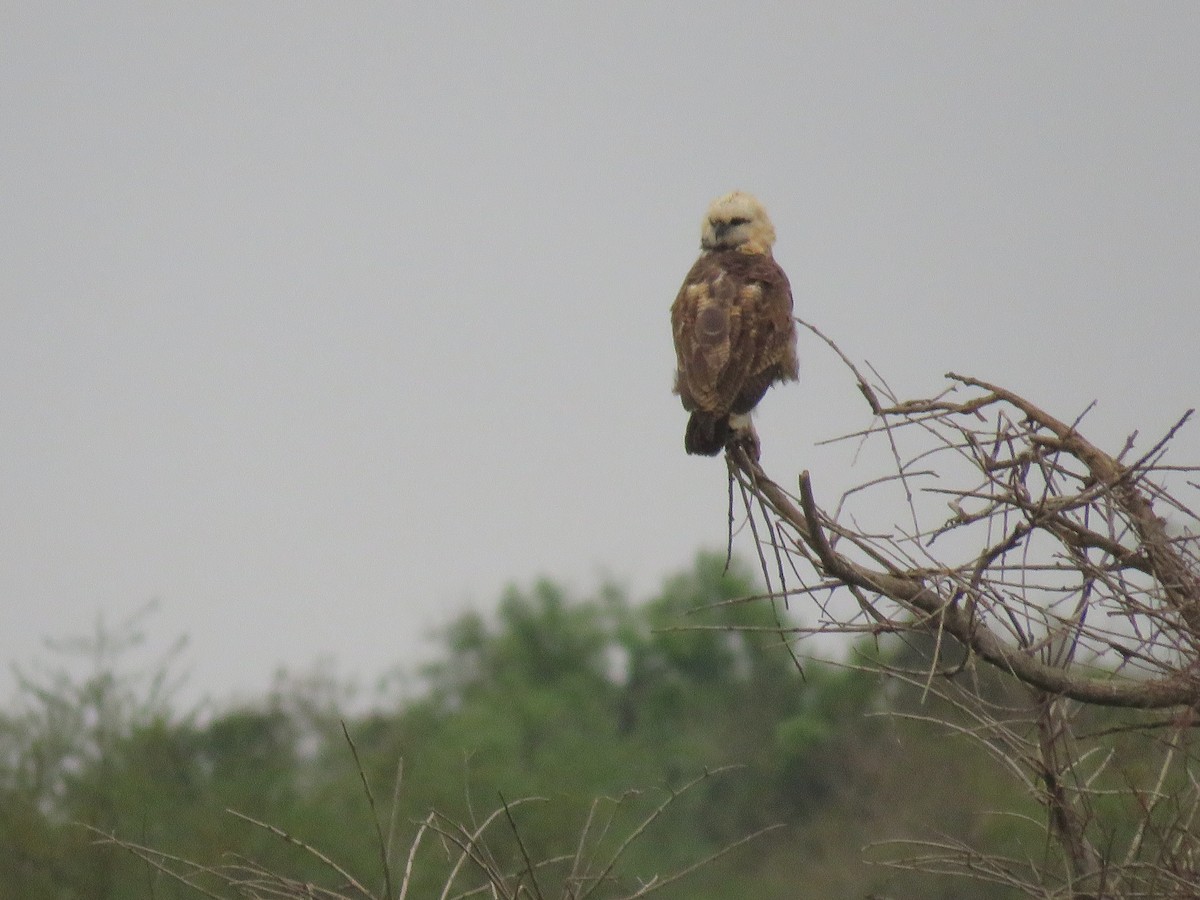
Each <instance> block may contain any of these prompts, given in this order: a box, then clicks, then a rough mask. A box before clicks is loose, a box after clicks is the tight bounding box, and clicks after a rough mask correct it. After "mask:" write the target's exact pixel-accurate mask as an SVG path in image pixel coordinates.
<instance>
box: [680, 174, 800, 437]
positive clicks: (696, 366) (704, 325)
mask: <svg viewBox="0 0 1200 900" xmlns="http://www.w3.org/2000/svg"><path fill="white" fill-rule="evenodd" d="M774 243H775V229H774V228H773V227H772V225H771V220H770V219H769V218H767V213H766V211H765V210H764V209H763V208H762V205H761V204H760V203H759V202H758V201H757V200H755V199H754V198H753V197H752V196H750V195H749V194H744V193H742V192H740V191H735V192H733V193H732V194H726V195H725V196H723V197H719V198H717V199H716V200H714V201H713V202H712V205H711V206H709V209H708V213H707V215H706V216H705V218H704V223H703V225H702V227H701V239H700V246H701V253H700V258H699V259H697V260H696V263H695V265H693V266H692V269H691V271H690V272H688V274H687V278H685V279H684V282H683V287H681V288H680V289H679V296H678V297H676V298H675V302H674V304H672V306H671V327H672V331H673V332H674V337H675V355H676V359H677V362H678V369H677V370H676V372H675V393H677V394H679V399H680V400H681V401H683V408H684V409H686V410H687V411H688V412H690V413H691V417H690V418H689V419H688V424H687V430H686V432H685V433H684V439H683V443H684V448H685V449H686V450H687V452H688V453H699V454H703V455H705V456H715V455H716V454H718V453H720V452H721V449H722V448H723V447H725V445H726V444H727V443H728V442H729V440H730V439H731V438H732V437H734V436H735V434H737V433H741V432H745V433H747V435H748V437H749V438H750V440H751V444H752V446H754V445H755V444H754V438H753V430H752V429H751V427H750V418H749V413H750V410H752V409H754V407H755V406H756V405H757V404H758V401H759V400H761V399H762V397H763V394H765V393H766V392H767V388H769V387H770V386H771V385H772V384H774V383H775V382H777V381H793V380H795V378H796V377H797V362H796V325H795V322H794V320H793V319H792V289H791V285H790V284H789V283H788V279H787V275H785V274H784V272H783V269H781V268H779V265H778V263H776V262H775V260H774V258H773V257H772V256H771V246H772V245H773V244H774Z"/></svg>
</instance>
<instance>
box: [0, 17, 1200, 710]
mask: <svg viewBox="0 0 1200 900" xmlns="http://www.w3.org/2000/svg"><path fill="white" fill-rule="evenodd" d="M1198 47H1200V4H1196V3H1194V2H1185V3H1178V4H1169V3H1153V4H1127V3H1120V4H1109V3H1091V2H1089V3H1056V4H1043V3H1015V2H1003V3H993V4H971V3H917V4H886V5H885V4H855V3H847V2H844V0H837V2H833V3H794V4H785V3H763V4H757V5H756V4H748V3H743V4H737V5H734V4H731V3H728V2H724V3H688V4H683V3H645V2H628V3H619V2H611V3H577V4H576V3H559V2H554V3H550V2H546V3H513V4H485V3H472V4H453V3H443V4H437V5H436V6H434V5H428V4H425V5H417V4H406V3H344V2H336V3H327V4H317V3H294V2H277V3H251V2H245V3H199V2H196V3H168V2H146V3H138V4H128V3H104V4H94V3H81V4H67V3H55V4H45V3H19V2H8V3H5V4H4V5H3V9H2V10H0V240H2V245H3V254H2V262H0V313H2V315H0V388H2V390H0V660H5V661H9V662H13V663H17V664H20V665H28V664H29V663H31V662H32V661H33V660H34V659H35V658H45V656H46V654H45V652H44V651H43V650H42V649H41V645H40V641H41V639H42V638H43V637H62V636H65V635H70V634H75V633H79V632H86V631H87V630H89V629H90V627H91V625H92V623H93V622H94V620H95V618H96V616H97V615H98V614H100V613H103V614H104V615H105V616H107V617H109V618H110V619H113V620H116V619H119V618H121V617H123V616H125V615H128V614H129V613H130V612H132V611H133V610H135V609H138V608H139V607H140V606H142V605H143V604H144V603H146V602H147V601H148V600H150V599H152V598H157V599H158V600H159V601H160V604H161V606H160V609H159V612H158V613H157V614H156V615H155V616H154V617H153V618H152V619H151V620H150V622H149V626H150V628H151V631H152V633H153V636H154V640H156V641H157V642H158V644H159V645H160V646H165V645H166V644H167V643H169V641H170V639H171V638H172V637H174V636H175V635H178V634H186V635H188V636H189V637H190V639H191V644H190V647H189V649H188V650H187V652H186V654H185V663H186V667H187V668H188V669H190V671H191V675H190V678H191V685H192V688H191V689H192V690H194V691H198V692H203V693H209V694H211V695H213V696H214V697H217V698H222V697H228V696H231V695H233V694H238V695H241V696H252V695H254V694H255V693H257V692H261V691H262V690H263V689H265V688H266V686H267V685H268V684H269V683H270V677H271V673H272V672H273V671H274V670H275V669H276V668H278V667H280V666H286V667H288V668H289V669H292V670H304V669H306V668H308V667H309V666H311V665H312V664H313V663H314V661H316V660H318V659H328V660H332V661H333V662H334V664H335V666H336V669H337V671H338V672H339V673H341V674H342V675H345V676H347V677H357V678H361V679H364V680H369V679H372V678H374V677H375V676H378V675H380V674H382V673H383V672H384V671H385V670H387V669H388V668H389V667H391V666H393V665H396V664H411V662H412V661H413V660H415V659H418V658H420V656H421V654H422V653H428V635H429V633H430V632H431V630H433V629H435V628H436V627H437V626H439V625H441V624H444V623H445V622H446V621H447V620H448V619H449V618H450V617H452V616H454V615H455V614H457V613H459V612H461V611H462V610H464V609H466V608H469V607H472V606H479V607H480V608H485V607H487V606H488V605H489V604H492V603H494V601H495V599H496V598H497V596H498V595H499V594H500V592H501V590H502V589H503V587H504V585H505V584H507V583H509V582H517V583H520V584H527V583H528V582H529V581H530V580H531V579H532V578H534V577H536V576H537V575H539V574H545V575H549V576H551V577H553V578H555V579H559V580H562V581H564V582H565V583H567V584H568V585H571V586H573V587H575V588H577V589H578V590H580V591H586V590H588V589H590V588H592V587H594V586H595V585H596V584H597V582H598V581H599V580H600V578H601V577H602V576H603V575H604V574H605V573H607V574H609V575H611V576H613V577H615V578H616V579H618V580H619V581H621V582H623V583H625V584H627V585H629V586H630V588H631V589H632V590H633V591H635V592H636V593H638V594H646V593H648V592H650V591H652V590H653V589H654V588H655V586H656V585H657V584H658V583H659V581H660V579H661V578H662V577H663V576H664V575H666V574H668V573H670V572H672V571H673V570H676V569H678V568H680V567H681V566H684V565H686V564H688V562H689V561H690V559H691V557H692V556H693V554H694V553H695V552H696V550H697V549H699V548H702V547H720V546H722V545H723V542H724V529H725V497H726V495H725V490H726V485H725V473H724V466H723V464H722V463H721V462H720V461H719V460H711V459H697V458H689V457H686V456H685V455H684V453H683V447H682V436H683V426H684V421H685V416H684V414H683V412H682V410H681V409H680V407H679V405H678V399H677V398H675V397H673V396H672V395H671V392H670V385H671V371H672V365H673V351H672V348H671V339H670V330H669V325H668V317H667V309H668V307H669V305H670V303H671V301H672V300H673V298H674V295H675V292H676V290H677V289H678V286H679V284H680V282H681V281H682V278H683V275H684V273H685V272H686V271H687V268H688V266H689V265H690V264H691V262H692V260H693V259H694V257H695V255H696V252H697V248H698V242H699V222H700V217H701V214H702V213H703V211H704V208H705V206H706V205H707V203H708V201H709V200H710V199H711V198H712V197H714V196H716V195H718V194H721V193H724V192H726V191H728V190H730V189H733V188H740V189H744V190H748V191H751V192H753V193H755V194H757V195H758V196H759V197H760V198H761V200H762V201H763V203H764V204H765V205H766V207H767V209H768V210H769V211H770V213H771V216H772V218H773V219H774V222H775V225H776V229H777V231H778V234H779V241H778V244H777V247H776V257H777V259H779V261H780V262H781V264H782V265H783V266H784V268H785V269H786V270H787V271H788V273H789V275H790V276H791V280H792V285H793V289H794V291H795V295H796V307H797V312H798V313H799V314H800V315H802V316H803V317H804V318H806V319H808V320H810V321H812V322H814V323H816V324H817V325H818V326H820V327H821V328H822V329H823V330H824V331H825V332H826V333H827V334H829V335H830V336H832V337H833V338H835V339H836V340H837V341H838V342H839V344H840V345H841V346H842V348H843V349H844V350H846V352H847V353H849V354H850V355H852V356H853V357H855V358H856V359H858V360H863V359H865V360H869V361H870V362H871V363H872V364H874V365H875V367H876V368H877V369H879V370H880V371H881V372H882V373H884V374H885V375H887V377H888V378H889V380H890V381H891V383H892V385H893V387H895V388H896V389H897V390H898V391H899V392H900V393H901V394H905V395H918V394H925V393H930V392H934V391H937V390H938V389H939V388H940V386H941V384H942V382H941V376H942V373H944V372H946V371H947V370H956V371H961V372H965V373H969V374H973V375H976V376H979V377H982V378H986V379H989V380H993V381H999V382H1002V383H1005V384H1007V385H1008V386H1010V387H1012V388H1014V389H1016V390H1019V391H1021V392H1024V393H1026V394H1027V395H1029V396H1030V397H1031V399H1034V400H1035V401H1038V402H1041V403H1042V404H1043V405H1044V406H1046V407H1048V408H1050V409H1052V410H1054V411H1055V412H1057V413H1058V414H1059V415H1061V416H1063V417H1073V416H1074V415H1076V414H1078V413H1079V412H1081V411H1082V410H1083V409H1084V407H1086V405H1087V404H1088V403H1089V402H1090V401H1092V400H1098V401H1099V405H1098V407H1097V409H1096V410H1095V411H1094V412H1093V413H1092V414H1091V416H1090V417H1089V419H1088V423H1089V428H1090V431H1089V433H1090V434H1091V435H1092V436H1093V437H1094V438H1095V439H1097V440H1098V441H1100V442H1102V443H1107V444H1108V445H1111V446H1112V447H1113V449H1118V448H1119V447H1120V444H1121V442H1122V441H1123V440H1124V437H1125V435H1126V434H1128V433H1129V432H1131V431H1133V430H1134V429H1141V430H1142V433H1143V435H1146V439H1145V442H1144V444H1143V445H1144V446H1148V445H1149V443H1152V442H1153V439H1154V438H1156V437H1157V436H1158V435H1159V434H1160V433H1161V432H1162V431H1163V430H1164V429H1165V428H1166V427H1167V426H1168V425H1169V424H1170V423H1171V422H1172V421H1173V420H1174V419H1175V418H1177V417H1178V415H1179V414H1181V413H1182V412H1183V410H1184V409H1186V408H1188V407H1191V406H1194V405H1197V404H1198V402H1200V379H1198V378H1197V358H1198V353H1197V343H1198V338H1200V302H1198V300H1200V162H1198V160H1200V156H1198V154H1200V149H1198V148H1200V52H1198V50H1197V48H1198ZM801 356H802V363H801V382H800V383H799V384H798V385H790V386H788V387H787V388H786V389H776V390H773V391H772V392H771V393H770V394H769V395H768V397H767V399H766V400H765V401H764V403H763V405H762V407H761V408H760V410H761V413H760V415H759V417H758V422H759V431H760V433H761V435H762V440H763V443H764V446H765V462H766V464H767V467H768V469H770V470H772V471H773V472H774V473H775V474H776V475H777V476H778V477H779V478H780V479H781V480H784V481H788V480H789V479H790V478H791V477H793V475H794V473H795V472H796V471H798V470H799V469H801V468H804V467H808V468H811V469H812V472H813V478H814V481H815V483H816V486H817V490H818V492H820V493H822V494H824V495H829V494H832V493H834V491H835V489H837V488H838V487H839V486H844V485H846V484H849V483H852V482H854V481H855V480H856V479H855V473H854V472H853V471H852V469H851V464H852V462H853V460H852V458H851V455H850V453H849V451H848V450H847V448H845V447H842V448H840V449H838V450H836V452H831V451H830V450H818V449H815V448H814V446H813V445H814V442H815V441H817V440H820V439H823V438H827V437H831V436H834V435H835V434H838V433H840V432H842V431H845V430H848V429H849V428H852V427H854V426H856V425H862V424H864V423H865V418H864V413H865V409H864V404H863V403H862V399H861V397H860V396H859V395H858V393H857V391H855V390H854V386H853V384H852V382H851V381H850V380H849V379H848V378H847V376H846V374H845V371H844V370H843V369H842V368H841V367H840V365H839V364H838V362H837V361H836V359H834V358H833V357H832V356H831V355H830V354H829V353H828V352H827V351H826V350H824V349H823V347H822V346H821V345H819V344H818V343H816V342H815V341H813V340H812V339H811V338H804V337H802V342H801ZM1197 431H1200V428H1197V427H1195V426H1194V427H1193V428H1192V430H1191V431H1189V432H1186V433H1185V434H1184V435H1183V437H1182V438H1181V439H1180V442H1179V455H1180V459H1179V461H1180V462H1183V461H1188V462H1196V461H1200V439H1198V438H1197ZM743 549H744V550H746V551H747V552H748V551H749V545H745V544H743ZM0 686H3V687H4V690H3V691H0V696H2V695H3V694H6V693H7V692H8V690H10V689H11V688H10V686H11V679H7V680H3V681H0Z"/></svg>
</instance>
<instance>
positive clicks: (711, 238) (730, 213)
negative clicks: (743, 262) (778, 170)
mask: <svg viewBox="0 0 1200 900" xmlns="http://www.w3.org/2000/svg"><path fill="white" fill-rule="evenodd" d="M774 243H775V226H774V225H772V224H771V220H770V219H769V218H767V211H766V210H765V209H763V205H762V204H761V203H759V202H758V200H757V199H755V198H754V197H753V196H752V195H750V194H747V193H744V192H743V191H733V192H732V193H730V194H726V195H725V196H723V197H718V198H717V199H716V200H714V201H713V202H712V203H711V204H709V207H708V212H707V213H705V214H704V222H703V223H702V224H701V226H700V246H701V248H702V249H704V250H741V251H742V252H744V253H770V252H771V246H772V245H773V244H774Z"/></svg>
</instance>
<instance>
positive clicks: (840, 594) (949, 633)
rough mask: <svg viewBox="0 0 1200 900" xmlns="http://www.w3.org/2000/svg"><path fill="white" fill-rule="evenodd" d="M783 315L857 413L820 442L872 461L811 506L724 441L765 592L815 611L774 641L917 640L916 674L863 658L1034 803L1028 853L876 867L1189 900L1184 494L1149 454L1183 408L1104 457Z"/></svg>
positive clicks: (1197, 687)
mask: <svg viewBox="0 0 1200 900" xmlns="http://www.w3.org/2000/svg"><path fill="white" fill-rule="evenodd" d="M801 324H802V325H804V326H805V327H806V328H808V329H809V330H810V331H812V332H813V333H814V334H816V335H817V336H818V337H819V338H821V339H822V340H823V341H825V343H826V344H828V346H829V347H830V348H831V349H832V350H834V351H835V352H836V353H837V354H838V355H839V357H840V358H841V359H842V361H843V362H844V363H845V365H846V366H847V367H848V369H849V370H850V372H851V373H852V375H853V377H854V379H855V380H856V381H857V387H858V389H859V391H860V392H861V394H862V396H863V397H864V398H865V400H866V403H867V405H868V407H869V410H870V414H871V421H870V424H869V425H868V427H866V428H864V429H863V430H861V431H859V432H856V433H854V434H852V435H847V436H844V437H843V438H839V439H838V440H854V441H857V442H859V443H860V445H861V446H862V447H872V446H874V445H878V446H879V449H880V450H881V456H882V458H884V459H886V460H887V462H886V465H887V471H886V473H885V474H883V475H882V476H881V477H877V478H872V479H871V480H870V481H867V482H865V483H863V484H860V485H858V486H857V487H855V488H853V489H851V490H850V491H847V492H846V493H845V494H844V495H843V496H842V497H841V498H840V499H839V500H838V501H837V502H836V504H834V505H833V506H832V507H829V506H822V505H821V502H820V501H819V499H818V489H817V487H816V486H814V484H813V482H812V480H811V478H810V476H809V473H808V472H802V473H801V474H800V475H799V477H798V479H796V481H795V485H796V489H795V491H792V490H789V489H787V488H785V487H783V486H782V484H781V483H780V482H779V481H777V480H775V479H774V478H772V477H771V476H770V475H768V473H767V472H766V471H764V469H763V468H762V466H761V465H760V463H759V461H758V460H757V459H755V458H754V455H753V454H750V453H747V452H746V450H745V448H744V447H741V446H739V445H737V444H736V443H734V444H731V445H730V446H729V448H728V449H727V453H726V460H727V463H728V466H729V472H730V478H731V487H730V489H731V504H732V491H733V485H734V484H736V485H737V486H738V487H739V489H740V491H741V494H742V497H743V500H744V502H745V503H746V508H747V511H748V513H749V515H748V522H749V525H750V528H751V529H752V531H753V536H754V539H755V543H756V546H757V549H758V555H759V560H760V562H761V563H762V569H763V575H764V577H765V578H766V579H767V582H768V587H769V588H770V590H771V593H772V595H773V596H774V597H776V598H780V597H782V598H787V597H793V598H794V597H796V596H797V595H804V596H807V597H809V598H812V599H813V600H815V601H816V602H815V604H813V605H814V606H815V608H816V610H817V614H818V616H819V620H818V621H817V623H816V625H815V627H810V628H804V629H793V630H792V633H791V634H790V635H789V637H790V638H791V640H792V641H793V642H795V641H796V640H799V638H801V637H804V636H807V635H811V634H813V633H821V634H846V635H856V636H859V638H860V641H859V645H860V646H861V644H862V641H861V637H862V636H863V635H874V636H877V638H878V636H881V635H897V636H900V639H902V640H910V641H913V642H914V643H916V642H918V640H919V642H920V643H921V646H922V647H924V648H927V649H926V651H925V654H924V658H923V661H921V662H919V663H918V664H914V663H913V662H912V659H913V657H911V656H909V657H907V659H908V664H907V665H906V664H902V663H900V662H899V661H898V660H899V659H900V658H901V657H900V656H898V655H897V654H895V653H892V654H890V655H889V654H886V653H880V654H874V655H872V659H871V665H872V666H873V668H875V669H876V670H877V671H882V672H883V673H884V674H885V675H886V676H888V677H890V678H894V679H898V680H900V681H902V682H907V683H908V684H911V685H913V686H915V687H916V688H917V689H918V691H919V694H920V696H921V697H922V698H925V699H928V698H930V697H933V698H936V700H937V701H938V704H939V705H938V709H939V710H940V711H939V712H938V713H937V714H936V718H938V719H939V721H940V723H941V725H942V726H943V727H947V728H952V729H954V730H955V731H956V732H957V733H959V734H962V735H965V736H967V737H969V738H970V739H972V740H975V741H978V742H979V743H980V744H981V745H982V746H983V747H984V748H985V749H986V750H987V752H988V753H989V754H990V758H992V759H993V760H995V761H996V762H997V764H999V765H1000V766H1002V767H1003V768H1004V769H1005V770H1006V771H1007V772H1008V773H1009V775H1010V776H1011V777H1013V778H1015V779H1017V780H1018V781H1019V783H1020V784H1022V785H1023V786H1024V788H1025V791H1026V794H1027V796H1032V797H1033V798H1035V799H1036V801H1037V802H1038V803H1039V804H1040V806H1041V808H1042V809H1043V810H1044V816H1043V818H1042V820H1041V822H1040V827H1041V829H1042V830H1043V831H1042V833H1043V837H1044V845H1043V849H1042V851H1041V852H1040V853H1034V852H1027V853H1026V854H1025V855H1024V856H1019V857H1012V858H1010V857H1004V856H999V855H996V854H994V853H992V854H989V853H987V852H985V851H984V850H981V849H980V848H975V847H969V846H967V845H966V844H965V843H964V842H963V841H960V840H957V839H952V838H948V839H938V840H924V841H915V842H914V841H904V842H899V841H897V842H892V843H890V844H889V845H888V846H887V847H884V848H883V849H884V850H886V851H888V852H887V854H886V855H885V856H884V857H883V861H884V862H885V864H887V865H891V866H896V867H900V868H910V869H917V870H921V871H926V872H937V873H943V874H945V873H951V874H958V875H965V876H968V877H971V878H976V879H982V880H985V881H992V882H997V883H1000V884H1004V885H1008V886H1009V887H1010V888H1013V889H1017V890H1018V891H1019V892H1021V893H1024V894H1025V895H1027V896H1032V897H1046V898H1050V897H1064V898H1066V897H1070V898H1085V897H1088V898H1091V897H1096V898H1099V897H1106V898H1107V897H1112V898H1116V897H1121V898H1133V897H1163V898H1184V897H1187V898H1196V897H1200V887H1198V886H1197V885H1200V818H1198V815H1200V814H1198V810H1200V783H1198V782H1197V765H1196V763H1197V747H1196V741H1195V739H1194V737H1193V734H1194V732H1195V731H1196V726H1197V724H1200V715H1198V710H1197V707H1198V705H1200V539H1198V537H1197V533H1196V523H1197V521H1198V520H1197V517H1196V515H1195V513H1193V512H1192V511H1191V510H1190V509H1189V508H1188V506H1187V504H1185V502H1183V499H1182V496H1183V495H1186V494H1189V493H1191V492H1194V491H1197V490H1200V484H1197V479H1196V477H1195V475H1194V474H1193V473H1194V472H1195V471H1196V470H1195V469H1189V468H1185V467H1178V466H1171V465H1168V464H1167V462H1166V459H1165V457H1166V454H1167V451H1168V449H1169V446H1170V444H1171V442H1172V439H1173V438H1174V437H1175V436H1176V433H1177V432H1178V430H1179V429H1180V428H1181V427H1182V426H1183V425H1184V424H1185V423H1186V421H1187V420H1188V418H1189V417H1190V416H1191V411H1189V412H1188V413H1187V414H1185V415H1184V416H1183V417H1182V418H1181V419H1180V420H1179V421H1178V422H1177V423H1176V424H1175V426H1174V427H1173V428H1171V429H1170V430H1169V431H1168V433H1167V434H1166V435H1165V436H1164V437H1163V438H1162V439H1161V440H1159V441H1158V442H1157V443H1155V444H1154V445H1153V446H1152V447H1150V448H1149V450H1147V451H1145V452H1142V453H1140V454H1135V452H1134V441H1133V439H1130V440H1129V441H1127V442H1126V444H1125V446H1124V447H1123V448H1122V449H1121V450H1120V451H1119V452H1118V453H1117V454H1116V455H1112V454H1111V453H1109V452H1106V451H1104V450H1102V449H1100V448H1099V447H1097V446H1096V445H1095V444H1093V443H1092V442H1090V441H1089V440H1088V439H1087V438H1086V437H1085V436H1084V434H1083V432H1082V430H1081V420H1075V421H1064V420H1062V419H1059V418H1057V417H1055V416H1054V415H1052V414H1050V413H1049V412H1047V411H1046V410H1044V409H1042V408H1041V407H1039V406H1037V405H1035V404H1034V403H1031V402H1030V401H1029V400H1026V399H1025V398H1023V397H1021V396H1019V395H1017V394H1016V393H1014V392H1012V391H1010V390H1007V389H1005V388H1003V387H1000V386H998V385H995V384H990V383H987V382H985V381H981V380H979V379H977V378H972V377H968V376H964V375H956V374H953V373H951V374H949V375H947V376H946V377H947V379H948V381H949V386H948V387H947V389H946V390H945V391H944V392H942V393H940V394H938V395H936V396H934V397H932V398H929V399H921V400H909V401H903V402H902V401H900V400H898V399H897V398H896V397H895V396H894V394H893V393H892V391H891V390H890V389H889V388H888V387H887V385H886V383H884V382H883V380H882V379H881V378H879V377H878V376H877V375H875V373H872V379H870V380H869V379H868V378H866V377H864V376H863V374H862V373H861V371H860V370H859V369H858V368H857V367H856V366H855V365H854V364H853V363H852V362H851V361H850V360H849V359H848V358H847V357H846V356H845V355H844V354H843V353H842V352H841V350H839V349H838V348H837V346H836V345H835V344H834V343H833V342H832V341H830V340H829V339H828V338H826V337H825V336H824V335H822V334H821V333H820V332H819V331H818V330H817V329H816V328H814V327H813V326H811V325H808V324H807V323H804V322H801ZM860 452H862V450H861V448H860ZM731 513H732V505H731ZM1164 516H1166V517H1167V518H1164ZM889 517H890V520H885V519H888V518H889ZM918 636H920V638H919V639H918ZM879 640H884V639H882V638H879ZM892 640H893V642H894V641H895V639H894V638H893V639H892ZM913 715H915V716H917V717H918V718H929V717H928V716H925V715H922V714H921V713H920V712H919V711H917V712H914V713H913ZM875 849H880V848H878V847H877V848H875Z"/></svg>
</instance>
